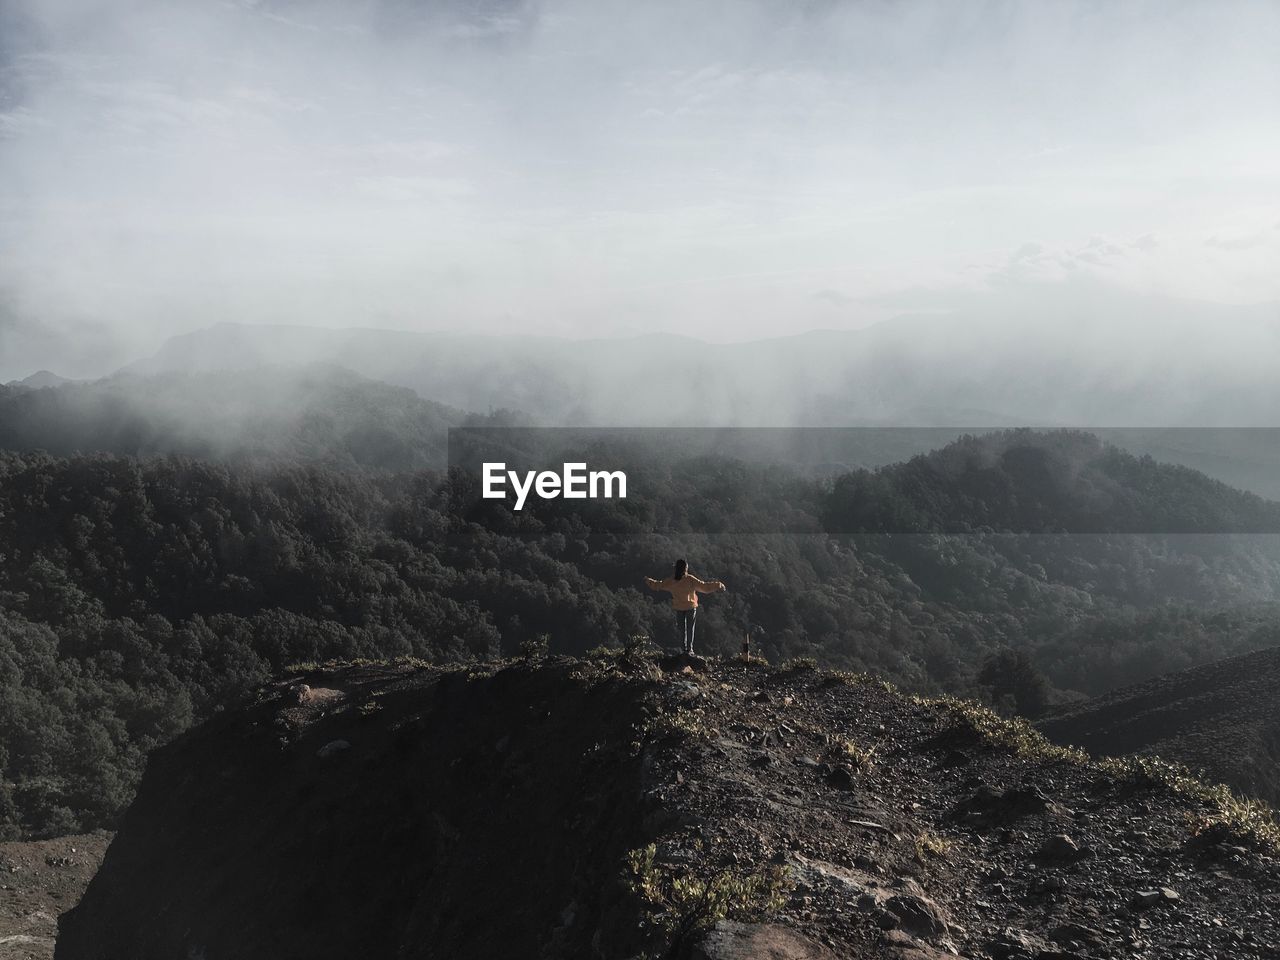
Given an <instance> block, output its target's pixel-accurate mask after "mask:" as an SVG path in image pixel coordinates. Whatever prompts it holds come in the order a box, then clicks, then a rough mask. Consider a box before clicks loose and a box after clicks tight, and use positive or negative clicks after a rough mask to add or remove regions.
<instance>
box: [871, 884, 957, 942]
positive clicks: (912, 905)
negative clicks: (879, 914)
mask: <svg viewBox="0 0 1280 960" xmlns="http://www.w3.org/2000/svg"><path fill="white" fill-rule="evenodd" d="M884 907H885V909H886V910H888V911H889V912H890V913H892V914H893V915H894V916H895V917H897V918H898V922H899V924H900V926H901V927H902V929H903V930H905V931H907V932H908V933H910V934H914V935H915V936H917V937H942V936H945V935H946V933H947V930H948V926H947V919H946V914H945V913H943V910H942V908H941V907H940V906H938V905H937V904H936V903H934V902H933V901H932V900H930V899H929V898H928V897H920V896H916V895H915V894H913V893H899V894H897V895H895V896H892V897H890V898H889V899H888V900H886V901H885V902H884Z"/></svg>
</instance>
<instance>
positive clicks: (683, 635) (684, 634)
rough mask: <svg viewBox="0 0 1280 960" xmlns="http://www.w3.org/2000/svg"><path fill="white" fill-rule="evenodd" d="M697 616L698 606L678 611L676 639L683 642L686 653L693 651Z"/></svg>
mask: <svg viewBox="0 0 1280 960" xmlns="http://www.w3.org/2000/svg"><path fill="white" fill-rule="evenodd" d="M697 616H698V608H697V607H693V608H692V609H689V610H677V611H676V639H677V640H679V641H680V642H681V644H683V649H684V652H685V653H693V621H694V620H695V619H696V618H697Z"/></svg>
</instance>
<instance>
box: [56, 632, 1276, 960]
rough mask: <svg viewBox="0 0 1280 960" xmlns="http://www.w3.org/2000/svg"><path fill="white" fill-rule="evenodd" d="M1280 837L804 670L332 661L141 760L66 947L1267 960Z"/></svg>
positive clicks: (163, 953)
mask: <svg viewBox="0 0 1280 960" xmlns="http://www.w3.org/2000/svg"><path fill="white" fill-rule="evenodd" d="M1278 841H1280V831H1277V827H1276V824H1275V821H1274V819H1272V818H1271V815H1270V813H1269V811H1268V810H1266V809H1265V808H1262V807H1260V806H1254V805H1248V804H1242V803H1239V802H1237V801H1235V800H1234V799H1233V798H1232V797H1231V796H1230V795H1229V794H1227V793H1226V792H1225V791H1222V790H1214V789H1210V788H1207V787H1204V786H1202V785H1200V784H1198V783H1196V782H1193V781H1189V780H1186V779H1185V778H1181V777H1179V776H1178V775H1177V774H1176V772H1174V771H1172V770H1169V769H1168V768H1166V767H1164V766H1162V765H1160V764H1158V763H1155V762H1119V761H1105V762H1094V761H1090V760H1088V759H1087V758H1086V757H1085V756H1084V755H1083V754H1081V753H1079V752H1078V751H1072V750H1065V749H1062V748H1058V747H1053V746H1051V745H1049V744H1048V743H1047V742H1046V741H1044V740H1043V739H1042V738H1040V737H1039V735H1038V734H1036V733H1035V732H1034V731H1033V730H1031V728H1029V727H1027V726H1026V725H1024V724H1021V723H1015V722H1010V721H1005V720H1002V719H1000V718H998V717H996V716H995V715H993V714H990V713H988V712H986V711H984V710H982V709H980V708H977V707H974V706H972V705H968V704H963V703H960V702H957V701H949V700H944V701H925V700H919V699H915V698H907V697H903V696H901V695H899V694H897V693H895V692H894V691H892V690H891V689H889V688H888V687H886V686H885V685H883V684H881V683H879V682H877V681H874V680H870V679H868V678H866V677H862V676H858V675H848V674H844V675H841V674H827V673H822V672H819V671H817V670H814V669H812V668H811V666H809V665H808V664H804V663H797V664H792V665H790V666H788V667H783V668H771V667H768V666H765V665H761V664H757V663H751V664H745V663H741V662H736V661H735V662H712V663H705V662H703V661H699V660H697V659H687V658H666V659H660V660H654V659H646V658H639V657H626V656H619V655H601V656H599V657H596V658H593V659H587V660H569V659H554V660H533V661H506V662H504V663H499V664H491V665H488V666H484V667H470V668H456V669H448V670H445V669H440V668H436V667H430V666H425V665H421V664H415V663H412V662H404V663H399V664H388V665H341V666H340V665H333V666H332V667H331V668H327V669H326V668H317V669H315V670H311V671H309V672H305V673H300V674H297V675H295V676H293V677H290V678H287V679H283V680H280V681H277V682H274V683H272V684H270V685H268V686H266V687H264V688H263V689H262V690H261V691H260V694H259V696H258V698H257V701H256V702H255V703H253V704H252V705H250V706H248V707H246V708H245V709H243V710H241V711H236V712H228V713H225V714H221V715H219V716H217V717H216V718H214V719H213V720H211V721H209V722H207V723H205V724H204V725H202V726H201V727H199V728H197V729H195V730H193V731H191V732H190V733H188V734H186V735H184V736H183V737H182V738H180V739H179V740H178V741H176V742H174V743H173V744H171V745H169V746H167V747H164V748H162V749H160V750H159V751H157V752H156V753H155V754H154V755H153V757H152V759H151V762H150V765H149V767H148V769H147V773H146V775H145V777H144V779H143V782H142V786H141V789H140V792H139V795H138V798H137V800H136V802H135V803H134V804H133V806H132V807H131V808H130V809H129V811H128V813H127V814H126V816H125V818H124V821H123V823H122V825H121V829H120V832H119V834H118V836H117V839H116V841H115V842H114V843H113V844H112V846H111V848H110V850H109V851H108V853H107V856H106V859H105V861H104V864H103V867H102V869H101V871H100V872H99V874H98V876H97V877H96V878H95V879H94V880H93V882H92V883H91V885H90V887H89V890H88V891H87V893H86V895H85V897H84V899H83V901H82V902H81V904H80V905H79V906H78V907H77V908H76V909H74V910H72V911H71V912H70V913H68V914H67V915H65V916H64V918H63V920H62V923H61V934H60V938H59V941H58V950H57V956H58V957H59V958H61V960H125V958H128V960H149V958H166V960H167V958H174V957H201V958H205V960H223V958H259V957H261V958H268V957H270V958H282V957H304V956H305V957H311V958H317V957H335V958H336V957H352V956H367V957H452V958H470V957H475V958H480V957H485V958H492V957H547V958H552V957H600V958H606V957H607V958H627V957H630V958H638V957H653V958H657V957H690V956H691V957H696V958H702V960H729V958H745V957H771V958H782V960H785V958H793V960H803V958H809V960H816V958H835V957H895V958H900V960H929V958H941V957H950V956H955V955H959V956H962V957H969V958H995V960H1003V958H1037V960H1053V958H1056V960H1070V958H1094V957H1099V958H1102V957H1111V958H1120V957H1124V958H1141V957H1148V958H1161V960H1165V958H1211V957H1227V956H1230V957H1237V958H1246V957H1258V958H1263V957H1269V958H1275V957H1280V947H1278V946H1277V944H1276V940H1277V937H1276V932H1277V930H1280V859H1278V857H1277V842H1278Z"/></svg>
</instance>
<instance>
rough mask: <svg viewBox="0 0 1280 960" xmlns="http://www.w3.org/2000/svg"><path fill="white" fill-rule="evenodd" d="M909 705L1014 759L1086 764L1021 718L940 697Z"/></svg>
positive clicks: (1081, 753)
mask: <svg viewBox="0 0 1280 960" xmlns="http://www.w3.org/2000/svg"><path fill="white" fill-rule="evenodd" d="M911 702H912V703H915V704H917V705H922V706H926V707H929V708H931V709H933V710H935V711H937V712H938V713H940V714H942V715H943V717H944V718H946V719H948V720H950V721H951V724H952V726H953V728H954V729H955V730H957V731H960V732H962V733H965V734H967V735H969V736H972V737H974V738H976V739H978V740H980V741H981V742H983V743H986V744H989V745H991V746H993V747H998V748H1000V749H1003V750H1008V751H1010V752H1011V753H1013V754H1014V755H1015V756H1019V757H1026V758H1028V759H1033V760H1044V761H1048V762H1053V761H1059V762H1063V763H1076V764H1081V763H1087V762H1088V760H1089V756H1088V754H1086V753H1085V752H1084V751H1083V750H1080V749H1078V748H1076V747H1060V746H1058V745H1056V744H1053V743H1050V742H1049V741H1048V740H1046V739H1045V736H1044V734H1042V733H1041V732H1040V731H1039V730H1037V729H1036V728H1035V727H1033V726H1032V725H1031V724H1030V723H1029V722H1027V721H1026V720H1025V719H1023V718H1022V717H1002V716H1000V715H999V714H997V713H996V712H995V711H993V710H991V709H990V708H989V707H984V706H982V704H980V703H974V702H973V701H972V700H958V699H956V698H955V697H940V698H938V699H936V700H931V699H928V698H925V697H912V698H911Z"/></svg>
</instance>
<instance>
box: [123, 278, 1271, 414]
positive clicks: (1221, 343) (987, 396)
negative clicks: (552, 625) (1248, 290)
mask: <svg viewBox="0 0 1280 960" xmlns="http://www.w3.org/2000/svg"><path fill="white" fill-rule="evenodd" d="M1077 307H1078V309H1073V311H1069V312H1055V307H1054V306H1053V304H1045V305H1043V306H1042V307H1040V308H1039V310H1038V312H1036V313H1035V314H1033V315H1034V316H1035V317H1036V319H1035V320H1031V321H1028V320H1025V319H1023V314H1022V313H1016V314H1008V315H1006V314H1000V313H994V314H986V313H976V312H975V313H972V314H964V313H958V314H948V315H921V316H904V317H901V318H898V319H896V320H892V321H886V322H884V323H880V324H876V325H874V326H871V327H867V328H865V329H861V330H846V331H835V330H826V331H823V330H815V331H809V332H805V333H797V334H793V335H787V336H783V337H777V338H773V339H767V340H756V341H746V342H733V343H704V342H700V341H698V340H696V339H693V338H690V337H680V336H673V335H671V334H669V333H655V334H651V335H642V336H638V337H631V338H626V339H581V340H569V339H563V338H556V337H545V336H529V335H507V336H491V335H482V334H468V333H415V332H408V331H395V330H376V329H362V328H347V329H328V328H315V327H306V326H245V325H237V324H231V323H220V324H217V325H215V326H212V327H208V328H205V329H202V330H197V331H195V332H192V333H188V334H184V335H182V336H177V337H173V338H171V339H170V340H168V341H167V342H166V343H165V344H164V345H163V346H162V347H161V348H160V350H159V351H158V352H157V353H156V354H155V355H154V356H152V357H150V358H148V359H145V360H141V361H138V362H136V363H134V364H131V365H130V367H128V368H127V369H130V370H133V371H135V372H139V373H155V372H161V371H179V370H183V371H196V370H218V369H243V368H247V367H253V366H259V365H262V364H264V363H272V364H297V363H313V362H331V363H338V364H341V365H342V366H345V367H348V368H350V369H351V370H354V371H355V372H357V373H359V374H361V375H363V376H367V377H371V378H374V379H378V380H383V381H385V382H387V383H391V384H396V385H399V386H405V387H410V388H412V389H414V390H416V391H418V392H419V393H420V394H421V395H422V396H424V397H430V398H431V399H434V400H437V401H439V402H442V403H446V404H449V405H451V406H456V407H461V408H463V409H468V410H485V409H488V408H490V407H507V408H511V409H517V410H521V411H524V412H526V413H528V414H530V415H532V416H534V417H536V418H538V419H539V420H541V421H543V422H546V423H551V424H575V425H611V424H616V425H640V426H665V425H703V426H712V425H714V426H728V425H735V424H737V425H747V426H774V425H779V426H795V425H812V426H828V425H871V424H884V425H915V426H957V427H973V426H983V427H995V426H1075V427H1083V428H1092V427H1134V426H1144V427H1148V426H1149V427H1156V426H1179V427H1185V426H1215V427H1243V426H1264V427H1277V426H1280V381H1277V378H1276V377H1275V376H1274V370H1275V365H1276V362H1277V360H1280V308H1278V307H1271V306H1267V307H1263V308H1243V307H1240V308H1226V307H1211V306H1207V305H1197V304H1184V303H1177V302H1170V303H1169V304H1168V305H1167V307H1166V312H1165V313H1164V314H1163V315H1162V318H1161V321H1160V322H1159V324H1154V325H1153V324H1147V325H1135V324H1132V323H1129V324H1125V323H1122V322H1121V318H1120V317H1117V316H1116V315H1115V314H1114V312H1113V313H1108V312H1106V311H1104V310H1103V309H1102V308H1101V307H1098V309H1097V312H1091V311H1090V310H1089V309H1088V307H1089V304H1088V303H1086V304H1084V305H1083V306H1079V305H1077Z"/></svg>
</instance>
